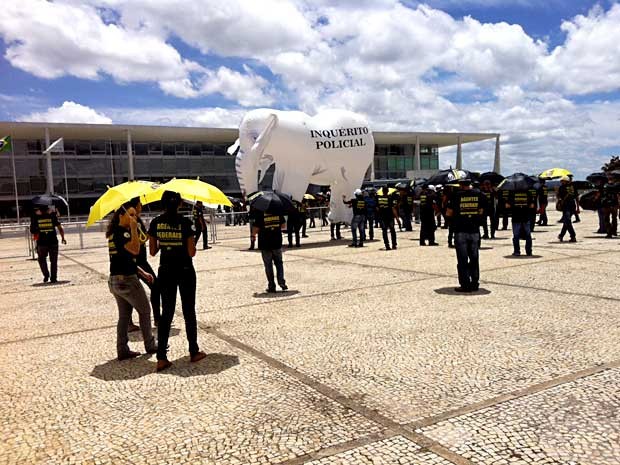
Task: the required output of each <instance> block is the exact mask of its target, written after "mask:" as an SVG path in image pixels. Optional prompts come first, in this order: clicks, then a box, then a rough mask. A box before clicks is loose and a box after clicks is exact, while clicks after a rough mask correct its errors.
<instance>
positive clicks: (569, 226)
mask: <svg viewBox="0 0 620 465" xmlns="http://www.w3.org/2000/svg"><path fill="white" fill-rule="evenodd" d="M573 213H575V212H574V211H573V210H565V211H563V212H562V223H564V224H563V225H562V231H560V239H563V238H564V235H565V234H566V233H567V232H568V234H569V235H570V237H571V239H572V238H574V237H575V229H574V228H573V220H572V217H573Z"/></svg>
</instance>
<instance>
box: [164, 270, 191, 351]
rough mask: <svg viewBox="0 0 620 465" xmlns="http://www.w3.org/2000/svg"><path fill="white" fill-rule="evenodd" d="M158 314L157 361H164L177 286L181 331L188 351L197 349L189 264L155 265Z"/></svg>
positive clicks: (175, 302) (175, 301)
mask: <svg viewBox="0 0 620 465" xmlns="http://www.w3.org/2000/svg"><path fill="white" fill-rule="evenodd" d="M159 284H160V287H161V304H162V305H161V306H162V313H161V318H160V320H159V325H158V327H157V339H158V348H157V360H166V358H167V357H166V352H167V350H168V338H169V337H170V326H171V325H172V319H173V318H174V311H175V308H176V304H177V289H178V290H179V293H180V294H181V308H182V309H183V318H184V319H185V333H186V334H187V341H188V343H189V353H190V355H194V354H196V353H198V352H199V350H200V349H199V348H198V328H197V324H196V271H195V270H194V267H193V266H186V267H182V268H171V267H163V266H160V267H159Z"/></svg>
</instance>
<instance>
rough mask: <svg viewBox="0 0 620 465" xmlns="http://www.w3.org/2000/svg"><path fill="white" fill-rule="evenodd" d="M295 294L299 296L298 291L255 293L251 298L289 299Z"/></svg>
mask: <svg viewBox="0 0 620 465" xmlns="http://www.w3.org/2000/svg"><path fill="white" fill-rule="evenodd" d="M295 294H299V291H295V290H292V291H278V292H255V293H254V294H253V296H254V297H256V298H259V297H260V298H267V299H277V298H282V297H290V296H292V295H295Z"/></svg>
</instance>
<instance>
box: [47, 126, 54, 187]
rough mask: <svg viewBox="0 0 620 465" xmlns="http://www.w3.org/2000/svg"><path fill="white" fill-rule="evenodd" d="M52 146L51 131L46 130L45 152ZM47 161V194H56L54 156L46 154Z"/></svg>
mask: <svg viewBox="0 0 620 465" xmlns="http://www.w3.org/2000/svg"><path fill="white" fill-rule="evenodd" d="M49 146H50V130H49V128H45V150H47V149H48V147H49ZM45 158H46V160H47V193H48V194H52V193H54V173H53V172H52V154H51V153H50V152H46V153H45Z"/></svg>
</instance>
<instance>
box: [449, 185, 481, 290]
mask: <svg viewBox="0 0 620 465" xmlns="http://www.w3.org/2000/svg"><path fill="white" fill-rule="evenodd" d="M483 207H484V196H483V195H482V194H481V193H480V191H477V190H476V191H474V190H472V188H471V181H470V180H469V179H460V180H459V189H458V190H457V191H456V192H455V193H454V194H453V195H452V196H451V197H450V200H449V201H448V209H447V211H446V216H447V217H448V218H449V219H450V224H451V227H452V228H454V246H455V248H456V259H457V270H458V275H459V284H460V287H457V288H456V289H455V291H456V292H475V291H477V290H478V288H479V280H480V264H479V255H478V254H479V248H480V222H481V220H482V215H483V214H484V209H483Z"/></svg>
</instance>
